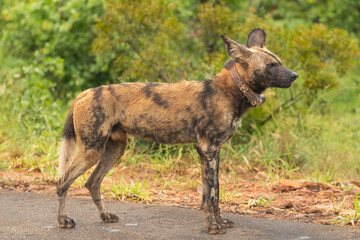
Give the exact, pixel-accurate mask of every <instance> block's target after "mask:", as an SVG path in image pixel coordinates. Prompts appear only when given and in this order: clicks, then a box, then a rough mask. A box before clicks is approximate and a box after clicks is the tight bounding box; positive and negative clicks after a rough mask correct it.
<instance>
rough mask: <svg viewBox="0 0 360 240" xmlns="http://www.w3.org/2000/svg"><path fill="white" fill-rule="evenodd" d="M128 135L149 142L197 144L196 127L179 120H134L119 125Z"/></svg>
mask: <svg viewBox="0 0 360 240" xmlns="http://www.w3.org/2000/svg"><path fill="white" fill-rule="evenodd" d="M119 126H120V128H122V129H123V130H124V131H126V132H127V133H129V134H131V135H134V136H137V137H140V138H142V139H144V140H147V141H153V142H157V143H164V144H175V143H194V142H196V131H195V127H194V126H193V124H192V123H191V122H188V121H185V120H181V119H177V120H175V121H174V119H173V120H172V121H171V120H162V119H157V118H134V119H133V120H132V121H125V122H120V123H119Z"/></svg>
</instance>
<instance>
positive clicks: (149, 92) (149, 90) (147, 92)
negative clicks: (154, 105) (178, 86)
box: [142, 83, 160, 98]
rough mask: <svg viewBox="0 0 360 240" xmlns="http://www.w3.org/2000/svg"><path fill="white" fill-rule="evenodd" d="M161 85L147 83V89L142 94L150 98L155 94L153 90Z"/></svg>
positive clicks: (143, 89) (144, 88)
mask: <svg viewBox="0 0 360 240" xmlns="http://www.w3.org/2000/svg"><path fill="white" fill-rule="evenodd" d="M159 85H160V83H146V85H145V87H143V88H142V92H143V93H145V95H146V97H147V98H149V97H151V95H152V94H153V88H154V87H156V86H159Z"/></svg>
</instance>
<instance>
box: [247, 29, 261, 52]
mask: <svg viewBox="0 0 360 240" xmlns="http://www.w3.org/2000/svg"><path fill="white" fill-rule="evenodd" d="M265 43H266V33H265V31H264V30H263V29H261V28H256V29H254V30H252V31H251V33H250V34H249V37H248V40H247V44H246V45H247V47H248V48H251V47H259V48H264V47H265Z"/></svg>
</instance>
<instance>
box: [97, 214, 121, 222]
mask: <svg viewBox="0 0 360 240" xmlns="http://www.w3.org/2000/svg"><path fill="white" fill-rule="evenodd" d="M100 217H101V220H103V221H104V222H106V223H116V222H118V221H119V217H118V216H116V215H115V214H112V213H102V214H101V215H100Z"/></svg>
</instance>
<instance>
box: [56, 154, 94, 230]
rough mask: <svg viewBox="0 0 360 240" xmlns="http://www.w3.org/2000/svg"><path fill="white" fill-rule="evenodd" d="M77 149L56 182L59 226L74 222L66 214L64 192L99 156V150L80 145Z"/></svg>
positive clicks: (68, 225)
mask: <svg viewBox="0 0 360 240" xmlns="http://www.w3.org/2000/svg"><path fill="white" fill-rule="evenodd" d="M78 149H79V150H78V152H77V153H76V155H75V157H74V160H73V162H72V164H71V166H70V167H69V169H68V170H66V172H65V173H64V176H63V177H62V178H61V179H60V180H59V181H58V182H57V195H58V197H59V212H58V221H59V226H60V227H61V228H73V227H75V222H74V220H73V219H71V218H69V217H68V216H67V213H66V207H65V200H66V194H67V192H68V190H69V188H70V186H71V184H72V183H73V182H74V181H75V180H76V179H77V178H78V177H79V176H80V175H81V174H83V173H84V172H85V171H86V170H88V169H89V168H90V167H92V166H93V165H94V164H95V163H97V162H98V160H99V159H100V156H101V152H98V151H96V150H88V151H85V150H84V148H82V147H78Z"/></svg>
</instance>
